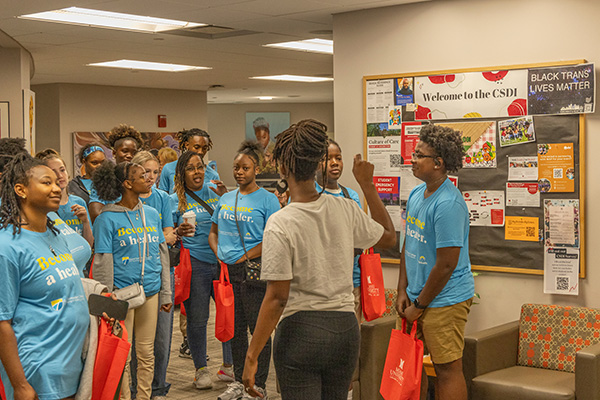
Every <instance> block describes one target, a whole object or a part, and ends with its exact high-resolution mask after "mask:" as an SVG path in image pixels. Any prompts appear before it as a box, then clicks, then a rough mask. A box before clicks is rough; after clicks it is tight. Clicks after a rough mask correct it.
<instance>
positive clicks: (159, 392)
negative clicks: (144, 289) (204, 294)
mask: <svg viewBox="0 0 600 400" xmlns="http://www.w3.org/2000/svg"><path fill="white" fill-rule="evenodd" d="M174 272H175V270H174V269H173V270H172V271H171V293H172V294H173V299H175V279H174V276H173V275H174ZM159 307H160V304H159ZM173 309H174V307H171V312H168V313H166V312H164V311H160V309H159V311H158V320H157V323H156V336H155V338H154V378H153V380H152V397H154V396H166V395H167V393H169V389H170V388H171V384H170V383H169V382H167V367H168V366H169V357H170V356H171V337H172V336H173ZM133 343H134V344H133V345H132V348H131V398H135V396H136V393H137V372H136V371H137V358H136V357H135V341H134V342H133Z"/></svg>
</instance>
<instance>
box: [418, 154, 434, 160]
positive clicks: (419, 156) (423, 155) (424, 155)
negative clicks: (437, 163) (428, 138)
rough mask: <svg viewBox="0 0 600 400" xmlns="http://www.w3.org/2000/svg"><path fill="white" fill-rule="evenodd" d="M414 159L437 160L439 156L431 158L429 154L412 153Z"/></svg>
mask: <svg viewBox="0 0 600 400" xmlns="http://www.w3.org/2000/svg"><path fill="white" fill-rule="evenodd" d="M412 158H416V159H418V160H420V159H422V158H437V156H429V155H427V154H421V153H412Z"/></svg>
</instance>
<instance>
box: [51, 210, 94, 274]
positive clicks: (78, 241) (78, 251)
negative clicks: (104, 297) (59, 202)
mask: <svg viewBox="0 0 600 400" xmlns="http://www.w3.org/2000/svg"><path fill="white" fill-rule="evenodd" d="M48 218H50V219H51V220H52V221H53V222H54V226H55V227H56V229H58V230H59V231H60V233H61V235H62V236H63V237H64V238H65V240H66V242H67V247H69V251H70V252H71V254H72V255H73V261H75V265H76V266H77V269H78V270H79V271H80V272H82V271H83V270H84V269H85V266H86V264H87V262H88V261H89V259H90V257H91V256H92V248H91V247H90V244H89V243H88V241H87V240H85V239H84V238H83V236H81V235H78V234H77V232H75V231H74V230H73V229H71V228H70V227H69V225H67V224H66V223H65V222H64V221H63V220H62V219H61V218H60V217H59V216H58V214H57V213H55V212H49V213H48ZM82 276H83V274H82Z"/></svg>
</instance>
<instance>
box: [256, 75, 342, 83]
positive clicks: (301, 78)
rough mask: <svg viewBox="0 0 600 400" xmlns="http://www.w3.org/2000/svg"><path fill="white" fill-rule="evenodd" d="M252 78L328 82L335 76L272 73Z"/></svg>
mask: <svg viewBox="0 0 600 400" xmlns="http://www.w3.org/2000/svg"><path fill="white" fill-rule="evenodd" d="M250 79H266V80H271V81H289V82H326V81H332V80H333V78H322V77H319V76H302V75H271V76H253V77H251V78H250Z"/></svg>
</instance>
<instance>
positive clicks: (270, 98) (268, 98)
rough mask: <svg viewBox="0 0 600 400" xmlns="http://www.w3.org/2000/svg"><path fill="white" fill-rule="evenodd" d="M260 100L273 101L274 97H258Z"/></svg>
mask: <svg viewBox="0 0 600 400" xmlns="http://www.w3.org/2000/svg"><path fill="white" fill-rule="evenodd" d="M258 99H259V100H273V96H258Z"/></svg>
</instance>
